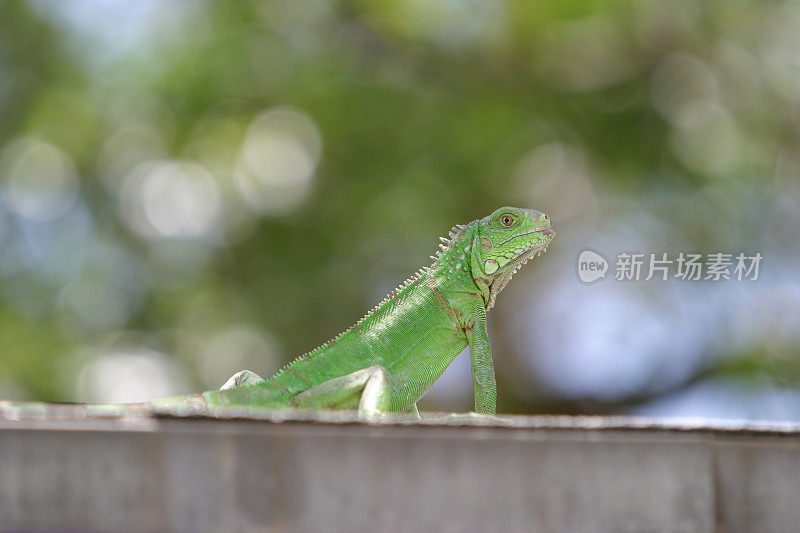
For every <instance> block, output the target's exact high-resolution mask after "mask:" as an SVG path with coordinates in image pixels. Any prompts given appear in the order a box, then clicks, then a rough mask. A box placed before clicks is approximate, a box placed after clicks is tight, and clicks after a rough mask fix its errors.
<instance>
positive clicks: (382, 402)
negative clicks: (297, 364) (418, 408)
mask: <svg viewBox="0 0 800 533" xmlns="http://www.w3.org/2000/svg"><path fill="white" fill-rule="evenodd" d="M389 383H390V377H389V372H387V370H386V369H385V368H383V367H382V366H371V367H368V368H365V369H363V370H358V371H357V372H353V373H351V374H347V375H345V376H341V377H338V378H333V379H330V380H328V381H326V382H325V383H322V384H320V385H317V386H316V387H312V388H310V389H308V390H305V391H303V392H300V393H298V394H296V395H295V396H293V397H292V399H291V400H290V404H291V405H292V407H301V408H303V407H304V408H311V409H355V408H358V413H359V414H360V415H362V416H375V415H379V414H381V413H385V412H387V411H388V410H389V408H390V406H391V392H392V391H391V388H390V386H389Z"/></svg>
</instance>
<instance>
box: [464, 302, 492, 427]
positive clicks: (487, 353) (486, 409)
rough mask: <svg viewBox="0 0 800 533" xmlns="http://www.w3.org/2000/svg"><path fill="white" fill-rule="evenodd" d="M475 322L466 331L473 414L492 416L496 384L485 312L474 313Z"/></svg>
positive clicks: (479, 309) (479, 308)
mask: <svg viewBox="0 0 800 533" xmlns="http://www.w3.org/2000/svg"><path fill="white" fill-rule="evenodd" d="M474 319H475V322H474V324H473V325H472V327H471V328H468V329H467V330H466V334H467V342H469V353H470V358H471V359H472V383H473V386H474V389H475V412H476V413H481V414H488V415H493V414H494V413H495V410H496V407H497V384H496V382H495V378H494V364H493V363H492V348H491V346H490V345H489V335H488V333H487V331H486V310H485V309H484V308H483V307H482V306H481V307H478V308H477V309H475V311H474Z"/></svg>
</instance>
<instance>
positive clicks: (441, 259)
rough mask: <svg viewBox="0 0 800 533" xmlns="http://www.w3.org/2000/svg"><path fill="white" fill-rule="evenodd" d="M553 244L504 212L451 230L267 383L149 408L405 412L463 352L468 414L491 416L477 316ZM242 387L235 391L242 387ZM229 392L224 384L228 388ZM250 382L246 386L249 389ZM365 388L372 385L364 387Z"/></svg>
mask: <svg viewBox="0 0 800 533" xmlns="http://www.w3.org/2000/svg"><path fill="white" fill-rule="evenodd" d="M553 236H554V233H553V230H552V229H551V228H550V221H549V218H548V217H547V215H545V214H543V213H540V212H539V211H535V210H532V209H518V208H512V207H504V208H501V209H498V210H497V211H495V212H494V213H492V214H491V215H490V216H488V217H486V218H483V219H481V220H476V221H474V222H471V223H469V224H467V225H466V226H456V227H455V228H453V230H452V231H451V233H450V238H449V239H442V240H443V242H444V244H443V245H442V246H441V247H442V251H441V252H439V253H438V255H437V256H435V257H433V256H432V258H433V259H434V263H433V264H432V265H431V266H430V267H426V268H423V269H421V270H420V271H419V272H418V273H417V274H416V275H415V276H414V277H412V278H410V279H408V280H406V282H405V283H404V284H403V285H401V286H400V287H398V288H397V289H396V290H395V291H393V292H392V293H390V294H389V296H388V297H387V298H386V299H385V300H383V301H382V302H381V303H379V304H378V305H377V306H376V307H375V308H374V309H372V311H370V312H369V313H367V315H365V316H364V317H363V318H362V319H361V320H359V321H358V322H357V323H356V324H355V325H354V326H352V327H351V328H349V329H348V330H346V331H345V332H343V333H341V334H340V335H339V336H337V337H336V338H334V339H333V340H331V341H329V342H327V343H326V344H323V345H322V346H320V347H319V348H317V349H315V350H313V351H311V352H309V353H307V354H305V355H303V356H301V357H298V358H297V359H295V360H294V361H292V362H291V363H290V364H288V365H287V366H285V367H284V368H283V369H281V370H280V371H279V372H278V373H277V374H275V375H274V376H272V377H271V378H270V379H268V380H261V379H260V378H258V377H257V376H255V374H252V373H249V372H248V373H246V374H242V375H237V376H238V377H237V376H234V378H232V380H233V381H234V383H232V384H226V387H225V388H223V389H221V390H219V391H210V392H205V393H203V394H202V395H195V396H188V397H178V398H172V399H165V400H159V401H156V402H154V404H155V405H156V406H161V407H179V406H181V405H187V404H188V405H193V406H197V405H201V406H202V405H207V406H209V407H223V406H247V407H263V408H281V407H311V408H329V409H331V408H332V409H337V408H358V409H359V411H360V412H362V413H364V414H367V415H369V414H376V413H381V412H387V411H392V412H411V413H415V414H417V409H416V402H417V401H418V400H419V399H420V398H422V396H423V395H424V394H425V393H426V392H427V391H428V389H430V387H431V386H432V385H433V383H434V382H435V381H436V380H437V379H438V378H439V376H441V375H442V373H443V372H444V371H445V369H446V368H447V367H448V366H449V365H450V363H451V362H452V361H453V359H454V358H455V357H456V356H457V355H458V354H459V353H460V352H461V351H462V350H463V349H464V348H465V347H467V346H470V352H471V357H472V376H473V384H474V389H475V411H476V412H477V413H484V414H493V413H494V412H495V404H496V397H497V388H496V385H495V376H494V366H493V363H492V355H491V348H490V345H489V338H488V336H487V332H486V312H487V311H488V310H489V309H491V308H492V306H493V305H494V301H495V298H496V297H497V294H498V293H499V292H500V291H501V290H502V289H503V288H504V287H505V286H506V284H507V283H508V281H509V280H510V279H511V276H512V275H513V274H514V273H515V272H516V270H517V269H518V268H519V267H520V266H521V265H522V264H524V263H525V262H527V260H528V259H530V258H532V257H534V256H535V255H539V254H540V253H541V252H543V251H544V250H545V249H546V248H547V246H548V244H549V243H550V241H551V240H552V238H553ZM238 380H244V381H243V383H244V384H242V385H241V386H236V385H238V384H239V383H242V381H238ZM229 383H230V382H229ZM248 383H249V384H248ZM370 384H371V385H370Z"/></svg>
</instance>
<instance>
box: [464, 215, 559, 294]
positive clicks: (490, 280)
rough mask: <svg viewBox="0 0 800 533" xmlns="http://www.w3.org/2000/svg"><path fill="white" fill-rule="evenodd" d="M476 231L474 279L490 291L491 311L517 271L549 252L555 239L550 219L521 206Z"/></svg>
mask: <svg viewBox="0 0 800 533" xmlns="http://www.w3.org/2000/svg"><path fill="white" fill-rule="evenodd" d="M473 230H474V233H473V239H472V243H473V244H472V250H471V254H470V255H471V257H470V265H471V267H472V277H473V278H474V279H475V282H476V283H477V284H478V285H479V286H482V288H483V289H484V291H485V292H487V291H488V300H487V304H486V309H487V310H488V309H491V308H492V306H493V305H494V301H495V298H496V297H497V295H498V294H499V293H500V291H501V290H503V288H505V286H506V285H507V284H508V282H509V281H510V280H511V277H512V276H513V275H514V274H515V273H516V272H517V270H519V268H520V267H521V266H522V265H524V264H525V263H527V262H528V260H529V259H533V258H534V257H535V256H538V255H539V254H541V253H542V252H544V251H545V250H547V246H548V245H549V244H550V241H551V240H553V236H555V232H554V231H553V229H552V228H551V227H550V217H548V216H547V215H545V214H544V213H541V212H539V211H536V210H535V209H520V208H517V207H501V208H500V209H498V210H497V211H495V212H494V213H492V214H491V215H489V216H488V217H486V218H483V219H481V220H479V221H477V222H476V223H475V225H474V227H473Z"/></svg>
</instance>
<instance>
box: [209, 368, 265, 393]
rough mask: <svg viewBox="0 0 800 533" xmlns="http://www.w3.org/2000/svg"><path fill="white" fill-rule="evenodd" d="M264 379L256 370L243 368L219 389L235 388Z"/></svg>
mask: <svg viewBox="0 0 800 533" xmlns="http://www.w3.org/2000/svg"><path fill="white" fill-rule="evenodd" d="M262 381H264V378H262V377H261V376H259V375H258V374H256V373H255V372H250V371H249V370H242V371H241V372H237V373H235V374H234V375H232V376H231V377H230V379H229V380H228V381H226V382H225V384H224V385H223V386H222V387H220V388H219V390H228V389H233V388H235V387H243V386H245V385H255V384H256V383H261V382H262Z"/></svg>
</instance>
